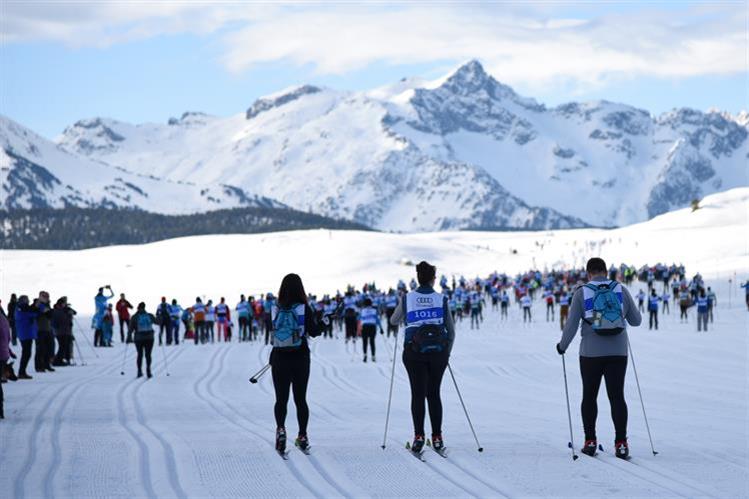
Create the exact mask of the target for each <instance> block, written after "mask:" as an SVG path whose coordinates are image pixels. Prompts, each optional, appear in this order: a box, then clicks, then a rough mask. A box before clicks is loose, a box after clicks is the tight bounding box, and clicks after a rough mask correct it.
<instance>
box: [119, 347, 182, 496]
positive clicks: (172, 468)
mask: <svg viewBox="0 0 749 499" xmlns="http://www.w3.org/2000/svg"><path fill="white" fill-rule="evenodd" d="M162 348H165V347H163V346H162ZM173 348H174V347H173ZM176 350H177V351H176V352H174V353H172V354H171V355H169V356H167V359H166V360H167V362H168V361H169V360H173V359H176V358H177V357H179V356H180V354H181V353H182V352H184V347H176ZM160 368H161V364H160V365H159V367H158V369H160ZM165 370H166V365H164V369H160V371H159V372H162V371H165ZM143 385H144V383H140V384H138V386H136V387H135V389H134V390H133V391H132V393H131V395H132V401H133V407H134V409H135V419H136V420H137V421H138V424H140V425H141V426H142V427H143V428H145V429H146V430H148V432H149V433H150V434H151V435H153V436H154V438H156V440H157V441H158V442H159V443H160V444H161V447H162V450H163V451H164V459H165V464H166V470H167V475H168V478H169V484H170V486H171V488H172V491H173V492H174V497H179V498H180V499H186V498H187V494H186V493H185V491H184V490H183V489H182V485H181V484H180V482H179V473H178V472H177V463H176V459H175V455H174V448H173V447H172V446H171V444H169V442H168V441H167V440H166V439H165V438H164V437H163V436H162V435H161V434H160V433H159V432H156V431H154V430H153V429H152V428H151V427H150V426H149V425H148V423H147V422H146V415H145V413H144V412H143V408H142V407H141V405H140V402H139V401H138V397H137V395H138V392H139V391H140V389H141V388H142V387H143Z"/></svg>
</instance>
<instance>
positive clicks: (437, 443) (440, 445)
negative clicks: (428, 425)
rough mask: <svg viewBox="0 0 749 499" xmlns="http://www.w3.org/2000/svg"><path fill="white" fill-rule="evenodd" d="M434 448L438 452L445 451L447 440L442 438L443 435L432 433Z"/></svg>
mask: <svg viewBox="0 0 749 499" xmlns="http://www.w3.org/2000/svg"><path fill="white" fill-rule="evenodd" d="M432 449H434V450H435V451H436V452H437V453H439V454H442V453H443V452H445V441H444V440H442V435H441V434H440V435H432Z"/></svg>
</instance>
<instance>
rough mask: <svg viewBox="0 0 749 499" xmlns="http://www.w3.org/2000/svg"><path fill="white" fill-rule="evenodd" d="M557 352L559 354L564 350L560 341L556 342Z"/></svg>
mask: <svg viewBox="0 0 749 499" xmlns="http://www.w3.org/2000/svg"><path fill="white" fill-rule="evenodd" d="M557 353H558V354H559V355H564V350H562V344H561V343H557Z"/></svg>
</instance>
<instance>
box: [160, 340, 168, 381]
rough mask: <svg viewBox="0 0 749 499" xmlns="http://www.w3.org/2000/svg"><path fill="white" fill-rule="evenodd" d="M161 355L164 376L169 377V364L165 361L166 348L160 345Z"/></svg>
mask: <svg viewBox="0 0 749 499" xmlns="http://www.w3.org/2000/svg"><path fill="white" fill-rule="evenodd" d="M161 353H163V354H164V368H165V370H166V375H167V376H169V362H168V361H167V359H166V347H165V346H164V344H163V343H162V344H161Z"/></svg>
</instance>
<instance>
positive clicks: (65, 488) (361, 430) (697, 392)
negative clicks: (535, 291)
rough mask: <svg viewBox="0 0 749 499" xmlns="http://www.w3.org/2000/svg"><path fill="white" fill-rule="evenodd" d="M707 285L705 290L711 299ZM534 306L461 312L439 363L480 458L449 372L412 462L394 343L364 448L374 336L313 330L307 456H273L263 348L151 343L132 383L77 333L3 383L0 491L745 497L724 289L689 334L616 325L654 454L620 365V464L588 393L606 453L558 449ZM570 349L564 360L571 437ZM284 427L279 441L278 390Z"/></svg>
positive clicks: (741, 410) (545, 329)
mask: <svg viewBox="0 0 749 499" xmlns="http://www.w3.org/2000/svg"><path fill="white" fill-rule="evenodd" d="M722 288H725V286H719V287H718V289H717V291H718V293H719V294H718V296H719V297H720V296H725V295H726V293H727V290H725V289H722ZM635 289H636V288H635ZM533 313H534V317H535V318H536V319H535V321H534V322H533V323H532V324H531V325H530V326H524V325H523V324H522V322H519V321H520V320H521V314H520V310H519V309H518V308H517V307H516V306H512V307H511V308H510V318H509V320H508V321H504V322H503V321H501V320H500V318H499V313H498V312H492V311H490V310H486V311H485V318H486V320H485V321H484V322H483V323H482V324H481V329H479V330H473V331H472V330H471V329H470V328H469V322H468V321H466V320H464V321H462V322H459V323H458V325H457V328H458V329H457V334H458V337H457V341H456V344H455V349H454V352H453V356H452V358H451V365H452V367H453V369H454V371H455V374H456V377H457V380H458V383H459V386H460V389H461V391H462V393H463V397H464V399H465V403H466V406H467V408H468V410H469V412H470V415H471V418H472V420H473V422H474V425H475V427H476V431H477V433H478V436H479V438H480V440H481V444H482V445H483V446H484V447H485V451H484V452H483V453H481V454H479V453H478V452H477V451H476V446H475V442H474V440H473V437H472V434H471V432H470V429H469V428H468V425H467V423H466V420H465V416H464V414H463V411H462V408H461V406H460V403H459V401H458V398H457V395H456V393H455V388H454V386H452V380H451V379H450V378H449V377H446V378H445V380H444V382H443V385H442V394H443V403H444V408H445V420H444V435H445V439H446V440H445V442H446V444H447V446H448V447H449V449H450V454H449V457H448V458H447V459H443V458H441V457H440V456H438V455H437V454H436V453H434V452H432V451H430V450H428V451H427V452H426V453H425V460H426V462H424V463H421V462H419V461H418V460H416V459H413V458H412V457H411V456H409V455H408V453H407V452H406V451H405V450H404V449H403V443H404V442H405V441H407V440H410V439H411V438H412V434H411V432H412V429H411V416H410V410H409V390H408V381H407V378H406V375H405V370H404V369H403V366H402V363H401V361H400V353H401V348H400V346H399V348H398V356H397V358H396V371H395V386H394V393H393V406H392V410H391V420H390V433H389V437H388V440H387V449H385V450H382V449H381V448H380V444H381V443H382V432H383V427H384V418H385V409H386V403H387V394H388V388H389V380H390V367H391V364H390V357H389V355H388V353H387V349H391V348H392V346H393V343H392V341H393V340H392V339H391V340H387V341H386V340H385V337H384V336H382V335H378V336H377V342H378V345H377V346H378V351H379V352H380V355H379V357H378V362H377V363H372V362H368V363H366V364H364V363H363V362H362V361H361V357H360V356H359V355H358V354H357V356H356V357H355V358H353V360H352V355H351V353H350V352H351V349H350V348H346V345H345V344H344V342H343V339H342V338H341V339H339V340H335V339H328V340H326V339H315V340H313V342H312V371H311V376H310V384H309V392H308V400H309V403H310V412H311V419H310V428H309V432H310V439H311V444H312V453H311V455H310V456H305V455H304V454H303V453H301V452H300V451H299V450H298V449H296V448H294V447H293V445H292V446H290V454H289V460H288V461H283V460H281V459H280V458H279V457H278V455H277V454H276V453H275V451H274V449H273V438H274V431H275V423H274V420H273V402H274V397H273V388H272V380H271V375H270V373H268V374H266V375H265V376H264V377H262V378H261V379H260V381H259V382H258V383H257V384H256V385H251V384H250V383H249V382H248V381H247V380H248V378H249V376H250V375H251V374H252V373H254V372H256V371H257V369H258V368H259V367H261V366H262V365H263V364H264V363H265V362H266V361H267V358H268V354H269V348H268V347H266V346H264V345H263V344H262V342H254V343H243V344H237V343H233V344H224V343H217V344H209V345H205V346H196V345H194V344H193V343H192V342H184V343H182V344H180V345H179V346H177V347H168V348H167V349H166V351H167V355H168V356H169V369H170V372H171V376H170V377H166V376H165V371H164V368H165V366H164V362H163V360H164V359H163V354H162V352H161V348H160V347H158V346H157V347H156V349H155V351H154V375H155V377H154V378H153V379H151V380H147V379H145V378H142V379H136V378H135V368H134V357H135V351H134V349H133V348H132V346H128V348H129V349H130V351H129V352H128V353H127V357H126V364H125V366H126V367H125V370H126V376H124V377H123V376H120V374H119V371H120V367H121V362H122V355H123V352H122V348H123V346H122V345H120V344H117V345H116V348H112V349H106V348H102V349H98V350H97V351H98V353H99V355H100V358H99V359H96V358H94V356H93V355H91V349H90V348H89V347H88V345H86V344H85V343H83V342H82V344H81V347H82V352H83V354H84V355H85V356H86V360H87V361H88V365H87V366H85V367H80V366H79V367H66V368H60V369H58V372H56V373H49V374H38V375H36V376H35V377H34V380H33V381H18V382H16V383H8V384H6V385H5V391H6V418H7V419H6V420H4V421H2V423H0V443H1V444H2V448H3V453H2V454H0V469H2V470H3V472H2V473H0V490H6V491H10V493H11V495H12V496H13V497H15V498H19V499H20V498H31V497H45V498H48V497H49V498H52V497H54V498H63V497H76V498H86V497H91V498H93V497H111V496H121V497H125V496H126V497H148V498H152V497H249V496H251V497H288V496H295V497H318V498H321V497H344V496H345V497H393V496H399V497H403V496H413V497H466V496H475V497H500V498H501V497H507V498H509V497H513V498H514V497H526V496H556V497H571V496H574V497H601V496H606V497H689V498H694V497H746V496H747V493H748V491H747V480H748V479H749V477H748V476H747V469H748V467H749V466H748V465H749V462H748V457H747V448H746V446H745V445H742V442H746V441H747V426H746V421H747V419H746V417H747V398H746V393H747V375H746V374H747V371H746V369H747V337H746V326H747V318H746V317H747V316H746V310H745V307H744V305H743V304H742V303H740V301H739V300H734V302H733V308H731V309H728V308H727V303H726V302H725V301H721V302H719V305H718V308H717V310H716V317H715V323H714V324H711V325H710V331H709V332H707V333H697V332H696V330H695V329H696V324H695V323H694V320H693V319H694V318H693V317H690V322H689V323H688V324H680V323H679V321H678V314H677V313H675V312H672V313H671V315H665V316H663V317H661V329H660V330H659V331H649V330H648V329H647V327H640V328H633V329H632V330H631V341H632V347H633V349H634V351H635V355H636V356H637V367H638V373H639V375H640V381H641V383H642V390H643V397H644V400H645V404H646V408H647V411H648V417H649V418H650V424H651V429H652V432H653V437H654V441H655V446H656V449H657V450H658V451H659V452H660V454H659V455H658V456H653V455H652V454H651V452H650V446H649V442H648V438H647V433H646V430H645V425H644V421H643V418H642V414H641V410H640V401H639V398H638V396H637V390H636V386H635V384H634V377H633V376H632V371H631V368H630V371H629V373H628V379H627V383H626V396H627V402H628V405H629V441H630V445H631V448H632V456H633V458H632V461H630V462H623V461H620V460H617V459H616V458H614V457H613V448H612V447H613V446H612V443H613V428H612V423H611V421H610V413H609V407H608V401H607V399H606V396H605V390H603V387H602V390H601V393H600V395H599V417H598V434H599V440H600V442H601V443H602V444H603V446H604V449H605V452H601V453H599V456H598V457H596V458H589V457H587V456H581V458H580V459H579V460H578V461H575V462H573V461H572V460H571V459H570V454H569V449H568V448H567V441H568V433H567V421H566V407H565V401H564V392H563V389H564V388H563V383H562V373H561V360H560V358H559V356H558V355H557V354H556V352H555V351H554V344H555V342H556V341H557V340H558V337H559V331H558V324H557V322H556V321H554V322H548V323H547V322H546V321H545V320H544V317H543V315H542V314H543V313H544V309H543V306H542V304H541V303H540V302H537V304H536V306H535V307H534V310H533ZM539 319H540V320H539ZM79 322H80V323H81V324H86V323H87V322H86V321H85V320H80V321H79ZM79 334H80V333H79ZM360 346H361V345H360V344H359V345H357V348H358V349H359V350H360ZM575 348H576V347H575V346H573V347H572V348H571V350H570V355H568V359H567V360H568V377H569V380H570V397H571V404H572V407H573V430H574V432H575V439H576V444H577V446H578V447H579V446H580V445H581V443H582V442H581V439H582V431H581V422H580V416H579V403H580V388H581V387H580V379H579V374H578V371H577V369H578V368H577V361H576V359H575V355H574V353H575ZM391 354H392V350H391ZM286 426H287V430H288V432H289V438H290V441H292V442H293V438H294V436H295V435H296V429H297V426H296V412H295V408H294V404H293V400H292V401H290V402H289V414H288V417H287V425H286ZM427 430H429V423H428V421H427ZM720 449H722V450H720Z"/></svg>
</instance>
